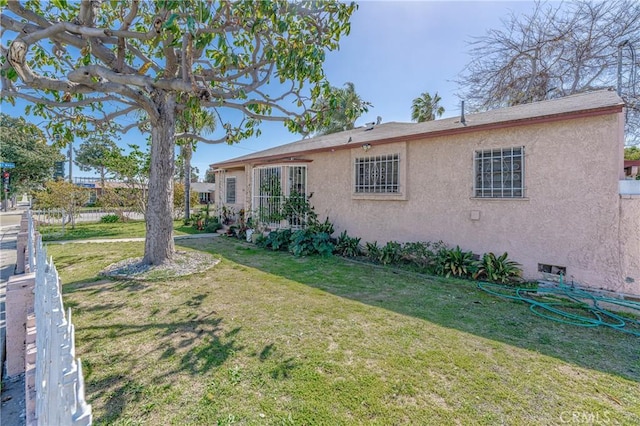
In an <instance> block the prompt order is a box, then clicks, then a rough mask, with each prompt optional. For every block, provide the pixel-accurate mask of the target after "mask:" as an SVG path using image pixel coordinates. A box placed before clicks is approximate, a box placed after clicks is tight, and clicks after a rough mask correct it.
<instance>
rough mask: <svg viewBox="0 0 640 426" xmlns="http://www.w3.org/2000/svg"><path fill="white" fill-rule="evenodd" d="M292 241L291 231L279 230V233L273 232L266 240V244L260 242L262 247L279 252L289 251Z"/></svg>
mask: <svg viewBox="0 0 640 426" xmlns="http://www.w3.org/2000/svg"><path fill="white" fill-rule="evenodd" d="M290 240H291V230H290V229H279V230H277V231H272V232H270V233H269V235H268V236H267V237H266V238H265V240H264V242H262V240H259V241H260V244H259V245H260V246H261V247H264V248H267V249H270V250H274V251H278V250H283V251H285V250H288V249H289V241H290Z"/></svg>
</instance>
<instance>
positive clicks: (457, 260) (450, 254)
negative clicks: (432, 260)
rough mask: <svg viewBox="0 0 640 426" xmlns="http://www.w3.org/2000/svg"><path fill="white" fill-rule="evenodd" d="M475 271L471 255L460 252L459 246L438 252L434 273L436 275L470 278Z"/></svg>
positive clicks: (470, 253)
mask: <svg viewBox="0 0 640 426" xmlns="http://www.w3.org/2000/svg"><path fill="white" fill-rule="evenodd" d="M475 270H476V262H475V260H474V258H473V253H472V252H470V251H462V249H460V247H459V246H456V248H454V249H448V248H443V249H441V250H440V251H439V252H438V259H437V264H436V272H437V273H438V275H444V276H446V277H450V276H451V275H453V276H454V277H471V276H472V275H473V274H474V273H475Z"/></svg>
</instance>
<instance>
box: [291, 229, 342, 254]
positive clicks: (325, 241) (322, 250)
mask: <svg viewBox="0 0 640 426" xmlns="http://www.w3.org/2000/svg"><path fill="white" fill-rule="evenodd" d="M333 249H334V245H333V243H332V242H331V236H330V235H329V234H327V233H326V232H314V231H312V230H311V229H299V230H297V231H295V232H294V233H293V234H291V240H290V243H289V251H290V252H291V253H293V255H294V256H310V255H313V254H320V255H323V256H329V255H331V254H332V253H333Z"/></svg>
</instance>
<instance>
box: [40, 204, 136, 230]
mask: <svg viewBox="0 0 640 426" xmlns="http://www.w3.org/2000/svg"><path fill="white" fill-rule="evenodd" d="M107 214H114V212H113V211H107V210H104V209H101V208H95V209H86V208H85V209H82V210H81V211H79V212H78V213H77V214H76V216H75V217H74V220H75V222H76V223H77V222H100V219H101V218H102V216H104V215H107ZM123 214H124V216H125V217H126V218H127V219H133V220H142V219H144V215H143V214H142V213H138V212H133V211H127V212H123ZM32 216H33V220H35V221H36V222H37V223H38V224H39V225H50V226H52V225H60V226H62V225H65V224H67V223H69V222H70V218H69V213H68V212H67V211H66V210H63V209H42V210H32Z"/></svg>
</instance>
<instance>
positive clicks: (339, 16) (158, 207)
mask: <svg viewBox="0 0 640 426" xmlns="http://www.w3.org/2000/svg"><path fill="white" fill-rule="evenodd" d="M5 5H6V8H5V9H3V11H2V15H1V19H2V20H1V24H2V26H1V28H2V29H1V31H2V34H1V36H2V39H3V40H12V41H11V43H10V45H9V46H8V47H5V46H2V56H3V61H2V97H3V99H7V100H9V101H11V100H12V98H22V99H24V100H26V101H29V102H32V103H34V104H35V107H33V109H32V112H35V113H37V114H40V115H43V116H45V117H47V118H50V119H52V120H53V119H55V120H56V121H54V122H53V124H52V127H53V128H52V130H53V131H54V132H55V131H57V132H59V133H61V134H62V136H63V137H65V138H66V139H67V140H70V139H72V138H73V131H72V130H70V129H71V126H72V125H73V126H75V130H74V131H76V132H81V133H84V134H86V133H88V132H90V131H91V132H96V131H99V130H100V129H101V128H103V127H104V126H106V125H115V126H119V128H120V130H122V131H127V130H128V129H131V128H133V127H137V128H139V129H141V130H143V131H149V132H150V133H151V140H152V143H151V169H150V175H149V202H148V207H147V214H146V221H147V224H146V227H147V237H146V241H145V253H144V258H143V262H145V263H148V264H160V263H164V262H165V261H167V260H169V259H171V257H172V255H173V253H174V244H173V238H172V214H171V213H172V206H173V179H172V178H173V171H174V148H175V141H176V139H177V138H178V139H180V138H184V139H191V140H196V141H202V142H207V143H220V142H224V143H234V142H237V141H239V140H241V139H244V138H248V137H251V136H253V135H257V134H258V133H259V130H258V128H259V125H260V123H261V121H262V120H279V121H283V122H284V123H285V124H286V126H287V128H288V129H289V130H291V131H295V132H309V131H311V130H312V129H313V128H314V125H315V121H314V117H315V114H314V113H313V111H310V110H309V109H308V108H307V107H309V106H311V105H313V103H314V100H315V99H317V98H319V97H321V96H323V95H325V96H328V95H330V91H329V87H330V86H329V84H328V82H326V80H325V78H324V73H323V70H322V63H323V61H324V58H325V54H326V51H327V50H334V49H336V48H338V42H339V39H340V37H341V36H342V35H343V34H348V32H349V29H350V27H349V18H350V16H351V14H352V13H353V12H354V10H355V9H356V5H355V4H354V3H351V4H345V3H342V2H338V1H299V2H289V1H285V0H272V1H268V2H262V1H261V2H257V1H233V2H232V1H224V0H223V1H216V2H211V1H207V0H181V1H176V0H153V1H151V0H148V1H140V0H131V1H128V2H123V1H119V2H115V1H104V2H103V1H102V0H81V1H70V2H66V1H50V2H19V1H9V2H6V3H5ZM201 108H211V109H212V111H213V112H214V114H216V115H217V119H218V122H219V123H220V124H221V125H220V126H219V128H220V132H219V133H218V134H217V136H214V137H211V138H204V137H202V136H201V135H198V134H192V133H189V132H176V126H175V125H176V115H177V114H178V113H179V112H180V111H182V110H184V109H192V110H194V111H197V110H199V109H201ZM226 111H231V112H229V113H227V112H226ZM136 112H138V114H141V117H140V116H133V118H132V114H135V113H136ZM122 119H125V121H119V120H122ZM127 119H128V120H129V121H128V122H127V121H126V120H127Z"/></svg>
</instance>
